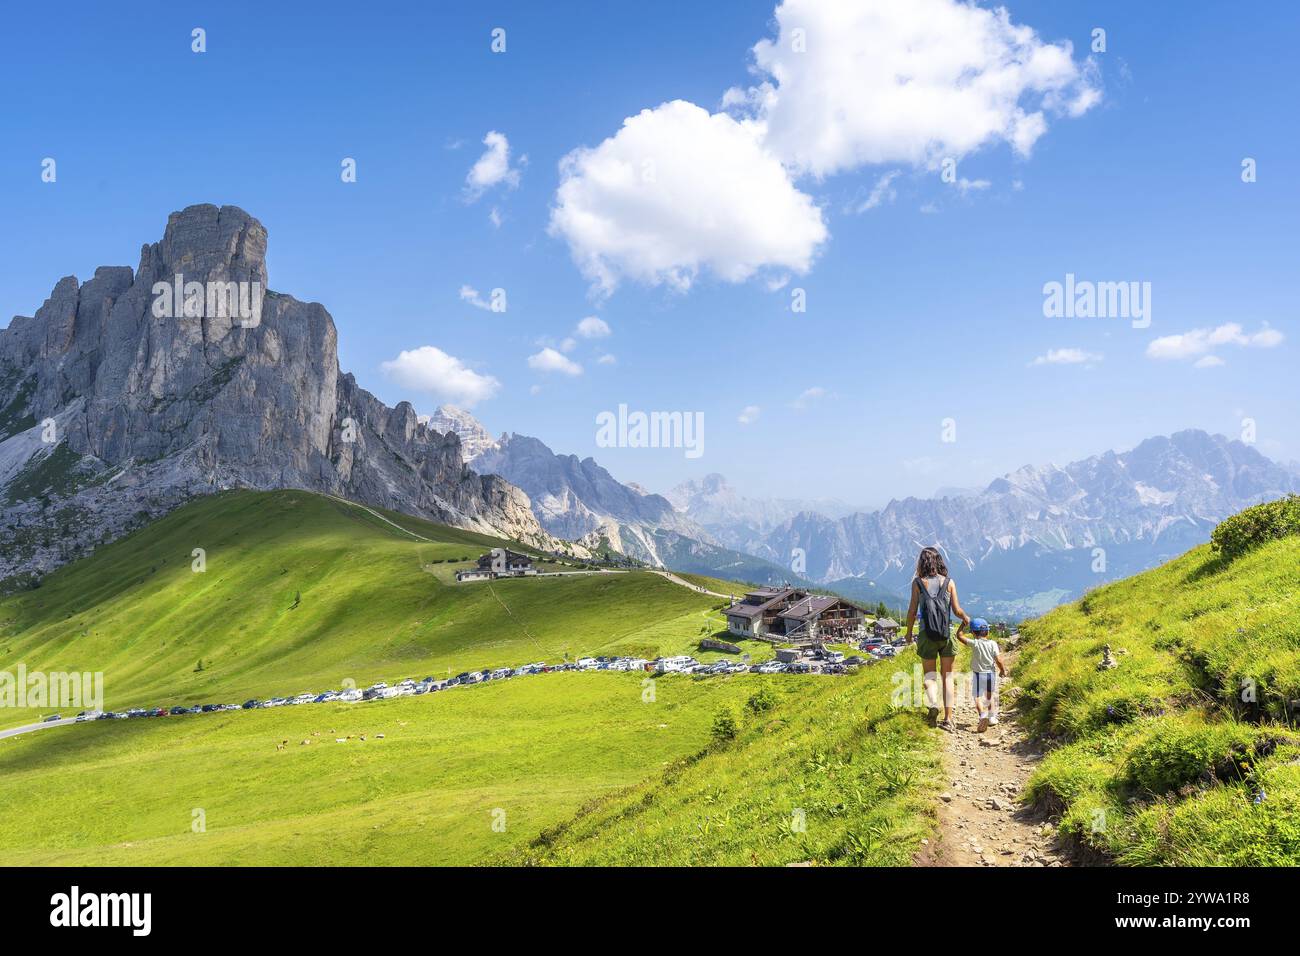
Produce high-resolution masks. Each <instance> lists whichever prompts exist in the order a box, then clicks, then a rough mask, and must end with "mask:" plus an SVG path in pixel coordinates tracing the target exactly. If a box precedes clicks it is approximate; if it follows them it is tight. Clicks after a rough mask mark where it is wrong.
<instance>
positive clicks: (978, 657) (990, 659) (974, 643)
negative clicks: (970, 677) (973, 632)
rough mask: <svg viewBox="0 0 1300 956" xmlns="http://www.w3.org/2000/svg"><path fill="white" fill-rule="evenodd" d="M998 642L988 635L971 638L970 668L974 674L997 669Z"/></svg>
mask: <svg viewBox="0 0 1300 956" xmlns="http://www.w3.org/2000/svg"><path fill="white" fill-rule="evenodd" d="M997 666H998V642H997V641H995V640H992V639H991V638H987V637H972V638H971V639H970V670H971V673H972V674H987V673H989V672H991V671H994V670H996V669H997Z"/></svg>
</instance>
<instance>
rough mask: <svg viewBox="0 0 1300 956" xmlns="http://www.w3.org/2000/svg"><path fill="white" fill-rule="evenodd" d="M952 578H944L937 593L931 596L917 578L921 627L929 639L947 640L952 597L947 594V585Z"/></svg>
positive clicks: (950, 619) (920, 579)
mask: <svg viewBox="0 0 1300 956" xmlns="http://www.w3.org/2000/svg"><path fill="white" fill-rule="evenodd" d="M951 580H952V578H944V579H943V583H942V584H941V585H939V593H938V594H933V595H932V594H931V593H930V589H929V588H928V587H926V585H925V579H924V578H917V579H916V583H917V586H918V587H920V589H921V627H922V629H923V630H924V631H925V632H926V633H927V634H929V635H930V636H931V637H937V638H938V639H939V640H941V641H946V640H947V639H948V633H949V631H950V630H951V629H952V596H951V595H950V594H949V593H948V583H949V582H950V581H951Z"/></svg>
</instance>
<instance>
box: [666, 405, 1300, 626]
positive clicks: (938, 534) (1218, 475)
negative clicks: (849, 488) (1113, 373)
mask: <svg viewBox="0 0 1300 956" xmlns="http://www.w3.org/2000/svg"><path fill="white" fill-rule="evenodd" d="M1296 491H1300V476H1298V475H1297V474H1296V473H1295V472H1294V471H1291V470H1289V469H1287V468H1284V467H1282V466H1280V465H1278V464H1276V463H1274V462H1272V461H1270V460H1269V459H1268V458H1266V457H1264V456H1263V455H1262V454H1260V453H1259V452H1258V451H1256V450H1255V449H1254V448H1253V447H1250V446H1248V445H1245V444H1243V443H1242V442H1240V441H1233V440H1229V439H1227V438H1224V437H1223V436H1221V435H1209V434H1207V433H1206V432H1203V431H1195V430H1192V431H1183V432H1178V433H1177V434H1175V435H1171V436H1168V437H1160V438H1151V439H1148V440H1146V441H1144V442H1142V443H1141V444H1140V445H1138V446H1137V447H1136V448H1134V449H1133V450H1132V451H1128V452H1124V453H1123V454H1118V453H1116V452H1113V451H1109V452H1106V453H1105V454H1102V455H1097V456H1094V457H1091V458H1085V459H1083V460H1081V461H1076V462H1073V463H1071V464H1069V465H1066V466H1064V467H1057V466H1055V465H1048V466H1045V467H1035V466H1028V465H1027V466H1025V467H1024V468H1021V469H1019V470H1018V471H1015V472H1013V473H1011V474H1009V475H1006V476H1004V477H1002V478H998V479H996V480H995V481H993V482H992V483H990V484H989V486H988V487H987V488H985V489H984V490H983V491H982V492H980V493H978V494H975V495H971V496H968V497H949V498H938V499H917V498H906V499H904V500H902V501H891V502H890V503H889V504H888V505H887V506H886V507H885V508H883V509H881V510H879V511H873V512H869V513H862V512H860V513H855V514H851V515H846V516H844V517H841V518H838V519H834V518H828V517H826V516H824V515H819V514H816V513H812V512H805V513H801V514H799V515H796V516H795V517H793V518H791V519H790V520H788V521H786V522H784V523H783V524H782V525H781V526H780V527H779V528H777V529H775V530H774V531H772V532H771V533H770V534H768V535H767V536H766V537H765V539H764V541H763V543H762V545H760V546H758V547H755V548H753V553H754V554H756V555H758V556H760V557H766V558H768V559H769V560H771V561H774V562H781V561H788V560H789V559H790V555H791V554H792V553H793V552H794V551H795V549H801V551H802V554H803V556H804V559H805V560H806V573H807V574H808V576H809V577H811V578H812V579H813V580H815V581H818V582H821V583H824V584H826V585H828V586H830V587H833V588H835V589H837V590H843V591H845V592H846V593H847V592H848V591H850V590H851V588H852V585H853V582H855V581H859V580H863V579H868V580H871V581H872V582H874V584H875V585H876V586H884V587H886V588H889V589H892V590H901V591H903V592H904V593H905V592H906V590H907V587H908V582H909V581H910V580H911V577H912V571H913V567H914V561H915V557H916V553H917V551H918V549H919V548H920V547H921V546H923V545H926V544H937V545H939V546H941V547H942V548H943V550H944V552H945V553H946V554H947V555H948V559H949V565H950V568H951V569H952V571H953V574H954V576H955V577H956V578H957V579H958V580H959V582H960V583H961V586H962V593H963V596H964V597H963V600H964V603H967V604H969V605H970V606H971V607H972V608H976V609H979V610H982V611H987V612H989V613H992V614H997V615H1002V616H1012V617H1020V616H1026V615H1030V614H1036V613H1041V612H1042V611H1044V610H1046V609H1048V608H1050V607H1053V606H1055V605H1056V604H1059V603H1061V602H1062V601H1065V600H1070V599H1072V598H1074V597H1077V596H1078V595H1080V594H1081V593H1082V592H1083V591H1085V590H1087V589H1088V588H1090V587H1092V586H1095V585H1097V584H1099V583H1102V582H1104V581H1108V580H1111V579H1114V578H1119V577H1124V576H1126V575H1129V574H1133V573H1135V572H1137V571H1141V570H1144V569H1146V568H1149V567H1152V566H1154V565H1156V564H1159V563H1161V562H1163V561H1165V560H1168V559H1169V558H1172V557H1174V556H1176V555H1178V554H1181V553H1182V552H1183V551H1186V550H1187V549H1188V548H1191V547H1193V546H1195V545H1197V544H1201V543H1204V542H1205V541H1207V540H1208V539H1209V536H1210V532H1211V531H1212V530H1213V528H1214V526H1215V525H1216V524H1217V523H1218V522H1219V521H1221V520H1223V519H1224V518H1226V517H1227V516H1228V515H1231V514H1233V513H1235V512H1237V511H1240V510H1242V509H1243V508H1246V507H1249V506H1250V505H1253V504H1257V503H1259V502H1260V501H1266V500H1270V499H1274V498H1278V497H1281V496H1282V495H1285V494H1287V493H1290V492H1296ZM687 513H688V515H689V511H688V512H687Z"/></svg>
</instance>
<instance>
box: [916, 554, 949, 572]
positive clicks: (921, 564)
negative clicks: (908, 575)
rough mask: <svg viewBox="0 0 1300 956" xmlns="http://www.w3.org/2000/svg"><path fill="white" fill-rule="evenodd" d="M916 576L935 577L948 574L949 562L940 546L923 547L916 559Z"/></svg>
mask: <svg viewBox="0 0 1300 956" xmlns="http://www.w3.org/2000/svg"><path fill="white" fill-rule="evenodd" d="M916 576H917V577H918V578H935V577H944V578H946V577H947V576H948V563H947V562H946V561H944V559H943V555H942V554H940V553H939V549H938V548H922V549H921V554H920V556H919V557H918V558H917V559H916Z"/></svg>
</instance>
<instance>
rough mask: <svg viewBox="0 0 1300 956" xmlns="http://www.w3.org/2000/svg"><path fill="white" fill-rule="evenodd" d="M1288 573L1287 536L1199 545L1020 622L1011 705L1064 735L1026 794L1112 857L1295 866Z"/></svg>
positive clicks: (1294, 562)
mask: <svg viewBox="0 0 1300 956" xmlns="http://www.w3.org/2000/svg"><path fill="white" fill-rule="evenodd" d="M1298 571H1300V538H1296V537H1292V538H1287V539H1284V540H1281V541H1276V542H1273V543H1270V544H1267V545H1264V546H1262V547H1260V548H1257V549H1255V550H1253V551H1250V552H1248V553H1247V554H1245V555H1243V556H1241V557H1239V558H1237V559H1236V560H1235V561H1227V560H1224V559H1222V558H1220V557H1216V556H1215V555H1214V554H1213V552H1212V551H1211V550H1210V548H1209V546H1205V547H1201V548H1197V549H1195V550H1193V551H1191V552H1189V553H1187V554H1186V555H1184V556H1182V557H1181V558H1178V559H1177V560H1175V561H1172V562H1170V563H1169V564H1166V565H1164V566H1163V567H1160V568H1157V569H1155V570H1152V571H1148V572H1146V573H1144V574H1140V575H1137V576H1136V577H1133V578H1128V579H1126V580H1124V581H1120V582H1117V583H1114V584H1110V585H1107V586H1105V587H1102V588H1099V589H1098V590H1096V591H1094V592H1092V593H1091V594H1089V595H1088V596H1087V597H1085V598H1083V599H1082V600H1080V601H1077V602H1075V603H1074V604H1070V605H1067V606H1065V607H1062V608H1059V609H1057V610H1055V611H1053V612H1052V613H1050V614H1048V615H1047V616H1045V617H1043V618H1041V619H1040V620H1038V621H1035V622H1032V623H1030V624H1027V625H1025V627H1024V628H1023V629H1022V633H1023V634H1024V635H1025V637H1026V645H1025V649H1024V650H1023V652H1022V655H1021V659H1020V663H1019V668H1018V677H1019V680H1020V683H1021V685H1022V686H1023V688H1024V690H1025V694H1026V700H1027V707H1025V709H1027V710H1028V711H1029V713H1030V715H1031V718H1032V720H1033V721H1034V723H1035V724H1036V726H1037V728H1038V729H1039V730H1040V731H1042V732H1043V733H1046V734H1050V735H1054V736H1056V737H1058V739H1060V740H1061V741H1062V743H1063V746H1061V747H1059V748H1058V749H1056V750H1055V751H1054V752H1053V753H1051V754H1049V756H1048V757H1047V758H1046V759H1045V760H1044V762H1043V764H1042V766H1041V768H1040V769H1039V770H1038V771H1037V773H1036V774H1035V776H1034V777H1033V779H1032V780H1031V782H1030V791H1029V793H1030V797H1031V798H1032V799H1033V800H1035V801H1038V802H1040V803H1042V804H1044V805H1047V806H1049V807H1052V808H1054V809H1059V810H1061V811H1062V812H1063V814H1064V818H1063V826H1064V829H1065V830H1066V831H1067V832H1068V833H1070V834H1072V835H1073V836H1074V837H1075V838H1076V839H1077V840H1078V841H1079V842H1080V843H1082V844H1084V845H1085V846H1089V847H1092V848H1094V849H1096V850H1097V851H1099V852H1101V853H1103V854H1105V855H1106V856H1108V857H1110V858H1113V859H1115V860H1117V861H1118V862H1121V863H1128V864H1136V865H1153V864H1185V865H1252V864H1253V865H1262V864H1288V865H1292V866H1294V865H1297V864H1300V734H1297V733H1296V732H1295V730H1293V729H1292V728H1293V727H1294V721H1295V720H1296V718H1297V708H1300V588H1297V586H1296V580H1297V572H1298ZM1105 644H1110V645H1111V647H1112V650H1113V651H1115V652H1116V659H1117V660H1118V661H1119V666H1118V667H1117V668H1115V669H1113V670H1098V668H1097V664H1098V662H1099V661H1100V660H1101V654H1102V647H1103V645H1105Z"/></svg>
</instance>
